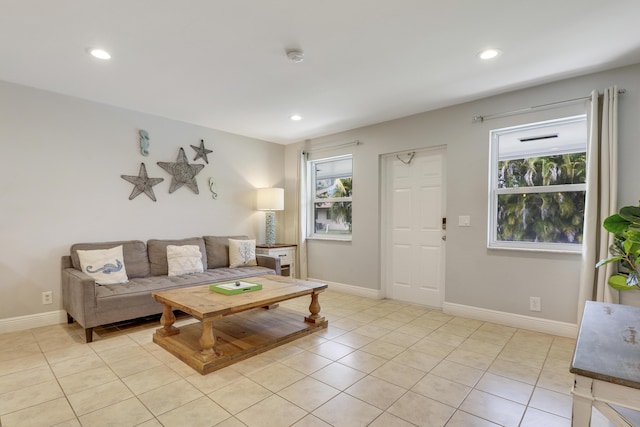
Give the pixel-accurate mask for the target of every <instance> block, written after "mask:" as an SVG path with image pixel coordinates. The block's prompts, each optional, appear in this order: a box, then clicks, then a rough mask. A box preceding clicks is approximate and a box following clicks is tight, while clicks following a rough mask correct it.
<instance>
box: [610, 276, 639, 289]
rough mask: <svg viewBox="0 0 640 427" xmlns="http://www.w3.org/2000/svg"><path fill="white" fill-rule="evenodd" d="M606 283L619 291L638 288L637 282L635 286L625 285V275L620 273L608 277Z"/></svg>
mask: <svg viewBox="0 0 640 427" xmlns="http://www.w3.org/2000/svg"><path fill="white" fill-rule="evenodd" d="M608 283H609V286H611V287H612V288H613V289H617V290H619V291H630V290H633V289H638V285H637V284H636V285H635V286H629V285H627V277H626V276H623V275H622V274H616V275H613V276H611V277H609V281H608Z"/></svg>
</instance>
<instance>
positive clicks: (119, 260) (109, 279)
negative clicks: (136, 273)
mask: <svg viewBox="0 0 640 427" xmlns="http://www.w3.org/2000/svg"><path fill="white" fill-rule="evenodd" d="M78 258H80V267H81V268H82V271H83V272H85V273H87V274H88V275H89V276H91V277H93V280H95V281H96V283H97V284H99V285H115V284H117V283H126V282H128V281H129V278H128V277H127V270H126V269H125V267H124V257H123V256H122V245H120V246H116V247H115V248H111V249H96V250H92V251H82V250H78Z"/></svg>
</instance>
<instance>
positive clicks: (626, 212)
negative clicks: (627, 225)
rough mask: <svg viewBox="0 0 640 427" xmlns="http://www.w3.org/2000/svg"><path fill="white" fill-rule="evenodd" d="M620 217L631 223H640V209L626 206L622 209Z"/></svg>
mask: <svg viewBox="0 0 640 427" xmlns="http://www.w3.org/2000/svg"><path fill="white" fill-rule="evenodd" d="M619 215H620V216H621V217H622V218H624V219H626V220H627V221H629V222H636V223H640V207H638V206H624V207H622V208H620V211H619Z"/></svg>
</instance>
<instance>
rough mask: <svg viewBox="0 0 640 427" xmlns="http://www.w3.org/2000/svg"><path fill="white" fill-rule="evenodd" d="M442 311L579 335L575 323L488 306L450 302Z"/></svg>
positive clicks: (446, 303) (552, 332) (506, 323)
mask: <svg viewBox="0 0 640 427" xmlns="http://www.w3.org/2000/svg"><path fill="white" fill-rule="evenodd" d="M442 311H443V312H444V313H446V314H452V315H454V316H462V317H469V318H471V319H477V320H483V321H485V322H492V323H498V324H500V325H505V326H511V327H514V328H520V329H527V330H530V331H536V332H542V333H545V334H551V335H558V336H561V337H568V338H576V337H577V336H578V325H576V324H573V323H565V322H558V321H556V320H548V319H540V318H537V317H530V316H522V315H520V314H513V313H505V312H503V311H495V310H487V309H486V308H478V307H472V306H469V305H461V304H454V303H450V302H445V303H443V304H442Z"/></svg>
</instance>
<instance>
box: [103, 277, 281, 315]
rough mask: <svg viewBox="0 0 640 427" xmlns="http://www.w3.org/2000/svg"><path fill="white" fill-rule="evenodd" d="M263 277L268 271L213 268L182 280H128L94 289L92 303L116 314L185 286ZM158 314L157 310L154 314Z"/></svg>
mask: <svg viewBox="0 0 640 427" xmlns="http://www.w3.org/2000/svg"><path fill="white" fill-rule="evenodd" d="M263 274H274V271H273V270H272V269H270V268H265V267H260V266H255V267H239V268H228V267H226V268H216V269H213V270H205V271H204V272H202V273H193V274H185V275H183V276H157V277H146V278H138V279H132V280H129V282H128V283H123V284H120V285H104V286H96V303H97V306H98V308H99V309H100V310H118V309H124V308H127V307H134V306H137V305H145V304H149V301H151V300H153V298H152V297H151V294H152V293H153V292H159V291H164V290H168V289H176V288H183V287H186V286H197V285H208V284H211V283H219V282H229V281H233V280H240V279H246V278H248V277H253V276H261V275H263ZM159 312H161V309H160V306H159V309H158V313H159Z"/></svg>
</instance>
